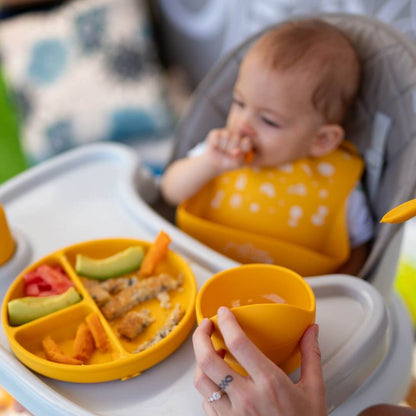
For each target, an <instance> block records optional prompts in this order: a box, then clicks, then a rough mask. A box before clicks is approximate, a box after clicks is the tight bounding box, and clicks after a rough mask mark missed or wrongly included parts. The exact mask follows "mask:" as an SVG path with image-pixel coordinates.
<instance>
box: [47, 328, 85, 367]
mask: <svg viewBox="0 0 416 416" xmlns="http://www.w3.org/2000/svg"><path fill="white" fill-rule="evenodd" d="M42 347H43V351H44V352H45V355H46V358H47V359H48V360H49V361H54V362H55V363H61V364H76V365H80V364H82V361H81V360H77V359H76V358H72V357H69V356H68V355H65V354H64V353H63V352H62V350H61V349H60V348H59V345H58V344H57V343H56V342H55V341H54V340H53V339H52V337H51V336H49V335H48V336H47V337H45V338H44V339H43V340H42Z"/></svg>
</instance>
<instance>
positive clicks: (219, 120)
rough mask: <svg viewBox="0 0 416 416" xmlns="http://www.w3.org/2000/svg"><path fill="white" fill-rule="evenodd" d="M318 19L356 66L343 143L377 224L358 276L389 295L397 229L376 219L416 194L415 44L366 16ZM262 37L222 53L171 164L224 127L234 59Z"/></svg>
mask: <svg viewBox="0 0 416 416" xmlns="http://www.w3.org/2000/svg"><path fill="white" fill-rule="evenodd" d="M320 18H322V19H324V20H326V21H327V22H329V23H331V24H334V25H336V26H337V27H339V28H340V29H341V30H342V31H344V33H346V35H347V36H348V37H349V38H350V39H351V41H352V42H353V44H354V45H355V47H356V49H357V51H358V53H359V55H360V58H361V61H362V70H363V77H362V86H361V90H360V93H359V97H358V100H357V103H356V105H355V107H354V109H353V110H352V112H351V114H350V115H349V117H348V120H347V121H346V123H345V129H346V133H347V134H346V137H347V139H348V140H351V141H352V142H354V143H355V145H356V146H357V148H358V149H359V151H360V153H361V154H362V156H363V157H364V159H365V162H366V171H365V175H364V178H363V183H364V185H365V188H366V191H367V193H368V197H369V201H370V207H371V209H372V211H373V214H374V219H375V221H376V223H377V225H376V234H375V239H374V244H373V246H372V249H371V253H370V255H369V257H368V259H367V262H366V263H365V265H364V267H363V269H362V270H361V272H360V276H361V277H364V278H366V279H369V280H371V281H372V282H373V283H374V284H375V285H376V286H380V288H381V287H383V291H386V289H385V288H386V287H387V288H388V290H387V292H388V291H389V290H390V288H391V284H392V282H393V279H394V274H395V268H396V263H397V258H398V250H393V249H392V252H393V253H395V254H394V255H393V256H391V258H390V257H389V261H388V263H389V268H390V270H389V271H387V270H383V271H380V270H378V269H380V267H381V266H380V265H381V264H383V262H382V259H383V257H385V253H386V250H387V247H388V246H389V244H391V242H392V241H396V240H397V238H393V237H394V236H396V235H397V234H398V232H399V231H401V227H402V225H397V224H395V225H386V224H378V221H379V219H380V218H381V217H382V216H383V214H384V213H386V212H387V211H388V210H390V209H391V208H393V207H394V206H396V205H399V204H400V203H402V202H404V201H407V200H409V199H411V198H413V197H414V194H415V189H416V169H415V168H416V141H415V135H416V115H415V111H416V45H415V44H414V43H412V42H411V41H410V39H408V38H406V37H405V36H404V35H402V34H401V33H399V32H398V31H397V30H396V29H394V28H393V27H391V26H388V25H387V24H384V23H382V22H380V21H377V20H376V19H374V18H371V17H367V16H357V15H350V14H344V13H337V14H324V15H322V16H320ZM269 29H270V28H269ZM266 30H267V29H266ZM262 33H264V31H263V32H261V33H259V34H257V35H255V36H253V37H251V38H249V39H248V40H246V41H245V42H244V43H243V44H242V45H240V46H239V47H237V48H236V49H235V50H234V51H232V52H231V53H229V54H228V55H227V56H226V57H225V58H224V59H223V60H222V62H220V63H219V64H218V65H217V66H216V67H215V68H214V69H213V70H212V71H211V72H210V73H209V74H208V75H207V76H206V78H205V79H204V80H203V81H202V83H201V84H200V85H199V87H198V88H197V90H196V92H195V95H194V97H193V100H192V102H191V104H190V105H189V109H188V112H187V114H186V115H185V117H184V118H183V119H182V120H181V122H180V124H179V126H178V128H177V131H176V135H175V146H174V151H173V156H172V161H173V160H175V159H178V158H180V157H183V156H185V155H186V153H187V151H188V150H189V149H190V148H192V147H193V146H194V145H195V144H196V143H198V142H200V141H202V140H204V138H205V137H206V134H207V133H208V132H209V130H211V129H212V128H214V127H221V126H223V125H224V124H225V120H226V115H227V113H228V109H229V106H230V103H231V98H232V88H233V85H234V82H235V80H236V77H237V71H238V67H239V64H240V61H241V59H242V58H243V56H244V55H245V53H246V52H247V50H248V48H249V47H250V45H251V44H252V43H253V42H254V41H255V39H257V37H258V36H260V35H261V34H262ZM399 240H400V238H399ZM383 267H384V266H383Z"/></svg>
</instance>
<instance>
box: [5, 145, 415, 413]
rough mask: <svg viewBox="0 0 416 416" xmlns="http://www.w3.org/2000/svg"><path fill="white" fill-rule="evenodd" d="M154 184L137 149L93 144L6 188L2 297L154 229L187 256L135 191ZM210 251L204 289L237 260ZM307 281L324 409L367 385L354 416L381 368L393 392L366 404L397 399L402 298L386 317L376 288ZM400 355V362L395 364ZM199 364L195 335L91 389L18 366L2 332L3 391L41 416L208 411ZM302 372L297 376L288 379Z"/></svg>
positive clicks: (405, 368)
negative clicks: (21, 280) (196, 379)
mask: <svg viewBox="0 0 416 416" xmlns="http://www.w3.org/2000/svg"><path fill="white" fill-rule="evenodd" d="M151 183H152V179H151V177H150V176H148V174H147V173H146V172H145V170H144V169H143V168H142V167H141V165H140V162H139V160H138V158H137V156H136V154H135V152H134V151H133V150H132V149H130V148H127V147H125V146H122V145H115V144H96V145H91V146H85V147H83V148H79V149H76V150H73V151H71V152H68V153H66V154H65V155H62V156H59V157H56V158H54V159H52V160H50V161H48V162H45V163H43V164H41V165H39V166H37V167H35V168H32V169H30V170H29V171H27V172H25V173H23V174H22V175H20V176H18V177H16V178H14V179H12V180H10V181H9V182H7V183H6V184H4V185H3V186H1V187H0V204H2V205H3V207H4V209H5V211H6V215H7V218H8V220H9V224H10V227H11V230H12V233H13V235H14V237H15V239H16V241H17V251H16V252H15V254H14V256H13V258H12V259H11V260H10V261H9V262H8V263H6V264H5V265H4V266H2V267H0V296H1V298H3V297H4V294H5V293H6V291H7V289H8V287H9V285H10V284H11V283H12V282H13V280H14V279H15V277H16V276H17V275H18V274H19V273H20V271H21V270H22V269H23V268H25V267H26V266H28V265H29V264H31V263H32V262H34V261H35V260H37V259H39V258H41V257H43V256H45V255H47V254H48V253H51V252H53V251H55V250H57V249H59V248H61V247H65V246H68V245H70V244H74V243H77V242H81V241H84V240H90V239H95V238H106V237H133V238H138V239H145V240H146V239H147V240H153V239H154V237H155V235H156V232H155V230H154V224H155V223H156V224H157V223H159V224H160V227H159V229H162V228H163V229H164V230H165V231H166V232H168V233H169V234H170V235H171V237H172V238H173V243H172V249H173V250H174V251H177V252H178V253H179V254H181V255H183V256H184V257H185V258H186V256H187V252H186V245H187V244H188V243H189V242H192V241H193V240H192V239H190V238H189V237H188V236H184V235H183V233H181V232H180V231H179V230H177V229H176V227H174V226H173V225H172V224H169V223H168V222H166V221H165V220H164V219H162V218H161V217H160V216H159V215H158V214H156V213H155V212H154V211H153V210H152V209H151V208H149V206H148V205H147V204H146V203H145V202H144V201H143V200H142V198H141V197H140V196H139V195H138V192H137V190H140V192H141V193H142V194H146V193H147V192H149V193H151V192H154V189H152V186H148V185H149V184H150V185H151ZM149 196H150V194H149ZM207 250H208V251H207V252H206V253H208V254H207V256H206V257H207V258H205V259H202V260H200V261H198V262H196V261H190V265H191V267H192V269H193V270H194V273H195V276H196V279H197V283H198V287H200V286H201V285H202V283H203V282H204V281H205V280H206V279H207V278H208V277H209V276H210V275H211V274H212V267H211V268H210V267H207V266H208V265H213V264H214V261H215V260H216V259H217V260H218V262H219V264H220V266H219V267H218V266H217V268H223V267H228V265H234V264H235V263H234V262H231V261H229V264H228V263H221V261H223V257H222V256H219V257H217V254H216V253H214V252H212V250H209V249H207ZM208 257H209V258H208ZM308 282H309V283H310V285H311V286H312V288H313V290H314V292H315V295H316V298H317V317H316V320H317V322H318V323H319V325H320V345H321V350H322V362H323V371H324V376H325V380H326V384H327V402H328V408H329V409H334V408H336V407H337V406H338V405H339V404H340V403H342V402H344V401H345V400H346V399H347V398H349V397H350V396H351V395H352V394H353V392H354V391H356V390H357V388H358V387H359V386H361V388H360V389H359V390H357V391H356V392H355V393H354V394H353V395H352V396H351V397H350V400H347V401H346V402H345V403H344V404H343V405H341V406H339V407H338V408H337V409H336V410H335V411H334V412H333V414H337V415H344V414H345V415H347V414H353V413H349V412H350V411H351V410H352V409H351V407H350V406H349V405H348V406H347V403H348V402H351V400H352V399H353V403H355V404H354V405H353V408H356V409H358V410H360V409H361V408H362V403H361V402H362V400H364V401H365V400H367V402H368V401H369V400H370V399H369V398H368V397H369V394H368V391H367V390H368V386H369V385H370V386H372V385H374V383H377V382H378V381H377V378H375V373H374V371H375V369H376V368H377V372H380V371H382V369H383V368H387V369H391V368H392V366H393V368H394V371H393V372H390V374H389V385H391V386H392V387H391V388H389V389H388V390H389V391H388V393H386V391H385V390H386V389H384V390H383V389H382V388H380V389H379V390H380V392H381V394H382V395H381V396H380V398H378V397H377V396H375V397H372V398H371V400H370V402H377V401H386V400H387V401H398V400H400V399H401V398H402V396H403V394H404V392H403V389H404V388H406V385H403V374H406V373H407V372H408V373H409V376H410V370H409V364H408V363H409V361H408V362H404V361H406V360H407V358H408V356H410V354H411V351H410V352H409V351H407V350H405V351H403V350H400V346H399V345H396V344H397V343H395V341H394V340H396V339H398V337H399V336H400V334H401V333H404V336H405V337H408V336H410V337H411V334H409V333H408V332H406V331H408V330H407V328H406V327H404V328H402V327H400V325H398V324H397V325H396V321H397V322H399V321H400V316H401V314H403V313H404V311H403V308H402V306H401V304H400V302H399V301H398V300H397V299H396V298H395V299H394V300H393V302H392V303H391V305H390V306H389V314H388V313H387V309H386V307H385V305H384V301H383V299H382V297H381V296H380V295H379V294H378V292H377V291H376V290H375V289H374V288H373V287H372V286H371V285H369V284H368V283H366V282H364V281H361V280H359V279H356V278H353V277H351V276H343V275H329V276H322V277H316V278H311V279H308ZM389 322H390V325H389ZM392 322H393V324H394V325H391V323H392ZM389 328H394V331H395V332H394V333H392V330H391V329H389ZM399 338H400V337H399ZM386 351H387V353H386ZM397 356H399V358H400V359H399V360H397V359H396V361H395V359H394V358H395V357H396V358H397ZM392 357H393V358H392ZM194 365H195V364H194V358H193V352H192V343H191V339H190V337H189V338H188V339H187V340H186V341H185V342H184V343H183V344H182V345H181V346H180V347H179V349H178V350H177V351H175V352H174V353H173V354H172V355H170V356H169V357H167V358H166V359H165V360H164V361H162V362H161V363H159V364H158V365H156V366H154V367H152V368H150V369H149V370H147V371H145V372H143V373H142V374H141V375H140V376H138V377H135V378H132V379H129V380H126V381H119V380H117V381H112V382H106V383H95V384H77V383H68V382H61V381H57V380H54V379H49V378H47V377H43V376H40V375H39V374H37V373H35V372H32V371H31V370H29V369H27V368H26V367H25V366H24V365H23V364H21V363H20V362H19V361H18V360H17V358H16V357H15V356H14V354H13V353H12V352H11V351H10V348H9V344H8V340H7V338H6V336H5V334H4V332H3V329H2V330H1V331H0V385H2V386H4V387H5V388H6V390H8V391H9V392H10V393H11V394H12V395H13V396H14V397H15V398H16V399H17V400H18V401H20V402H21V403H22V405H24V406H25V407H27V409H28V410H29V411H31V412H32V413H33V414H35V415H42V416H45V415H54V416H55V415H77V416H82V415H93V414H99V415H112V416H115V415H133V414H139V413H140V414H145V415H148V414H155V415H192V416H194V415H196V414H202V408H201V397H200V396H199V394H198V393H197V392H196V390H195V389H194V388H193V374H194ZM377 372H376V373H377ZM298 376H299V374H298V373H296V372H295V374H293V375H292V378H294V379H296V378H297V377H298ZM379 378H380V377H379ZM405 378H406V377H405ZM366 380H367V381H366ZM384 385H385V382H384V384H380V386H384ZM366 389H367V390H366ZM363 397H364V399H363ZM365 397H367V398H365ZM354 398H355V399H354ZM370 404H371V403H370ZM343 409H344V410H343Z"/></svg>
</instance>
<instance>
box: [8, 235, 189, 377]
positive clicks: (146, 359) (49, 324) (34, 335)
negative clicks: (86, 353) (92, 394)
mask: <svg viewBox="0 0 416 416" xmlns="http://www.w3.org/2000/svg"><path fill="white" fill-rule="evenodd" d="M150 245H151V243H149V242H146V241H141V240H135V239H121V238H120V239H101V240H92V241H87V242H84V243H80V244H75V245H73V246H70V247H67V248H64V249H61V250H58V251H56V252H54V253H52V254H50V255H47V256H46V257H43V258H42V259H40V260H38V261H37V262H36V263H34V264H32V265H31V266H29V267H28V268H27V269H25V270H24V271H23V272H22V273H21V274H20V275H19V276H18V277H17V278H16V280H15V281H14V283H13V284H12V285H11V287H10V289H9V290H8V292H7V294H6V296H5V298H4V301H3V308H2V323H3V328H4V330H5V333H6V335H7V337H8V339H9V343H10V347H11V349H12V350H13V352H14V353H15V354H16V356H17V357H18V358H19V359H20V360H21V361H22V362H23V363H24V364H25V365H27V366H28V367H29V368H31V369H32V370H34V371H36V372H38V373H40V374H42V375H45V376H47V377H51V378H55V379H58V380H62V381H70V382H80V383H94V382H102V381H109V380H115V379H126V378H130V377H133V376H136V375H138V374H140V373H141V372H142V371H143V370H145V369H147V368H149V367H151V366H153V365H155V364H157V363H158V362H160V361H162V360H163V359H164V358H166V357H167V356H168V355H170V354H171V353H172V352H173V351H174V350H176V349H177V348H178V347H179V346H180V345H181V344H182V342H183V341H184V340H185V339H186V337H187V336H188V334H189V332H190V331H191V329H192V326H193V324H194V321H195V313H194V308H195V297H196V281H195V277H194V275H193V272H192V270H191V269H190V267H189V266H188V264H187V263H186V262H185V261H184V260H183V259H182V258H181V257H180V256H179V255H177V254H176V253H174V252H172V251H169V252H168V253H167V255H166V257H165V259H164V260H162V262H161V263H160V264H159V265H158V266H157V269H156V273H155V275H157V274H160V273H167V274H169V275H171V276H172V277H174V278H175V279H178V278H181V279H182V284H181V286H179V287H178V288H177V289H174V290H172V291H170V292H168V294H169V297H170V304H171V306H170V307H169V308H162V307H161V302H160V301H159V300H158V299H157V298H153V299H149V300H146V301H144V302H141V303H139V304H138V305H136V306H135V307H134V308H133V309H131V310H137V311H139V310H141V309H147V310H148V311H149V312H150V315H151V316H152V318H154V322H153V323H152V324H150V325H149V326H148V327H147V328H146V329H145V330H144V331H143V332H142V333H141V334H139V335H138V336H137V337H135V338H134V339H133V340H131V341H130V340H128V339H127V338H124V337H122V336H121V335H119V334H118V329H117V327H118V324H119V322H120V320H121V319H122V317H120V318H116V319H113V320H108V319H106V318H105V316H104V315H103V313H102V312H101V310H100V308H99V307H98V305H97V304H96V303H95V301H94V300H93V298H92V297H91V296H90V294H89V292H88V290H87V288H86V286H85V285H84V283H83V282H84V280H83V279H86V278H85V277H81V276H79V275H78V274H77V273H76V271H75V261H76V255H77V254H83V255H86V256H88V257H91V258H106V257H109V256H112V255H114V254H116V253H118V252H120V251H123V250H124V249H126V248H128V247H132V246H141V247H143V249H144V250H145V252H146V251H147V250H148V249H149V247H150ZM42 264H47V265H50V266H60V267H62V269H63V270H64V271H65V273H66V274H67V275H68V277H69V278H70V279H71V280H72V282H73V283H74V285H75V289H76V290H77V292H78V293H79V294H80V295H81V297H82V300H81V301H80V302H78V303H76V304H73V305H70V306H67V307H65V308H63V309H60V310H58V311H56V312H52V313H50V314H48V315H45V316H43V317H40V318H37V319H34V320H32V321H30V322H27V323H25V324H22V325H19V326H11V325H10V324H9V318H8V311H7V303H8V302H9V301H10V300H13V299H16V298H20V297H23V296H25V294H24V281H23V275H24V274H26V273H27V272H29V271H32V270H34V269H36V268H37V267H38V266H40V265H42ZM137 272H138V270H136V271H134V272H132V273H129V274H126V275H124V276H123V277H132V276H134V275H135V274H136V273H137ZM120 277H122V276H120ZM115 279H117V278H115ZM139 279H146V278H145V277H139ZM88 280H92V279H88ZM177 303H179V304H180V305H181V308H182V309H183V311H184V314H183V317H182V319H181V320H180V322H179V323H178V324H177V325H176V326H175V327H174V328H173V330H172V332H170V333H169V334H168V335H167V336H166V337H165V338H163V339H161V340H160V341H159V342H157V343H156V344H154V345H152V346H151V347H149V348H147V349H145V350H143V351H141V352H137V353H134V350H136V348H137V347H138V346H139V345H141V344H142V343H144V342H146V341H149V340H151V339H152V338H153V337H154V336H155V335H156V333H157V332H158V331H159V330H160V329H161V328H162V327H163V325H164V323H165V321H166V319H167V318H168V316H169V315H170V313H171V312H172V310H173V308H174V307H175V305H176V304H177ZM90 313H96V314H97V315H98V316H99V319H100V321H101V323H102V326H103V328H104V330H105V332H106V335H107V337H108V340H109V343H110V345H111V348H110V349H109V351H108V352H101V351H99V350H98V349H95V350H94V352H93V354H92V356H91V358H90V359H89V360H88V361H87V363H86V364H83V365H74V364H61V363H56V362H53V361H49V360H47V359H46V357H45V354H44V352H43V348H42V340H43V339H44V338H45V337H46V336H48V335H49V336H51V337H52V339H53V340H54V341H56V343H57V344H58V345H59V347H60V348H61V350H62V351H63V352H64V354H65V355H68V356H72V355H73V343H74V339H75V334H76V331H77V328H78V326H79V324H80V323H81V322H83V321H84V320H85V318H86V317H87V315H89V314H90ZM123 316H124V315H123Z"/></svg>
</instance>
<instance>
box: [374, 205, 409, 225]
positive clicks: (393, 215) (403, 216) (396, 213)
mask: <svg viewBox="0 0 416 416" xmlns="http://www.w3.org/2000/svg"><path fill="white" fill-rule="evenodd" d="M414 216H416V199H411V200H410V201H407V202H405V203H403V204H400V205H398V206H397V207H395V208H393V209H392V210H390V211H389V212H388V213H387V214H385V215H384V216H383V218H382V219H381V220H380V222H388V223H399V222H405V221H407V220H409V219H410V218H413V217H414Z"/></svg>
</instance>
